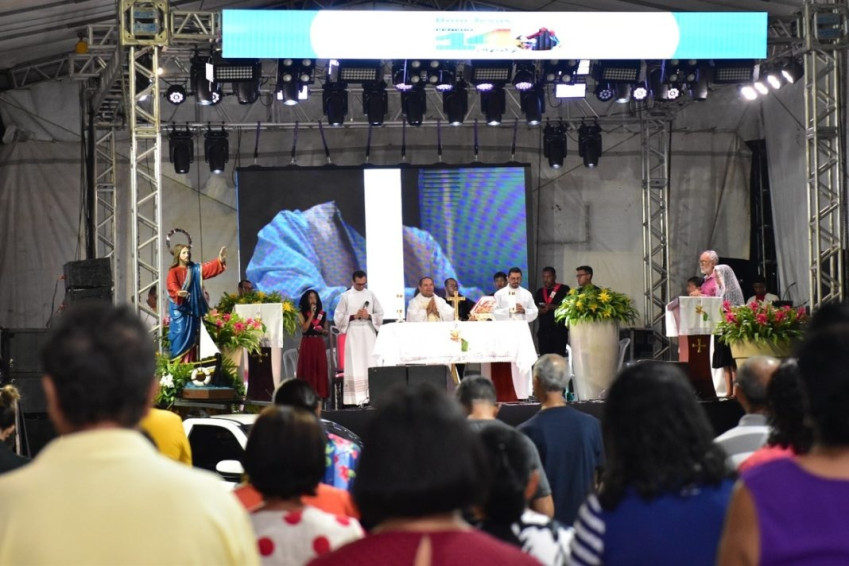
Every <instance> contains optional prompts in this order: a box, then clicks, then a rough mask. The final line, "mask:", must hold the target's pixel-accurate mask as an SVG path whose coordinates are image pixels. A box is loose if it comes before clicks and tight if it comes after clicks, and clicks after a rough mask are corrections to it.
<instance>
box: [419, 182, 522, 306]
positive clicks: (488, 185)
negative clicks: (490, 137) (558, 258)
mask: <svg viewBox="0 0 849 566" xmlns="http://www.w3.org/2000/svg"><path fill="white" fill-rule="evenodd" d="M419 209H420V210H421V228H422V229H423V230H425V231H427V232H429V233H430V234H431V235H432V236H433V237H434V238H435V239H436V241H437V242H439V244H440V245H441V246H442V249H443V251H444V252H445V255H446V256H447V257H449V258H450V259H451V261H452V263H453V264H454V268H455V269H456V271H457V278H458V280H459V281H460V283H461V285H462V286H463V287H478V288H480V289H483V290H486V291H487V292H489V291H491V289H492V274H493V273H494V272H495V271H498V270H501V271H505V272H506V271H507V269H509V268H510V267H513V266H518V267H520V268H521V269H522V271H523V272H524V273H525V277H527V267H528V244H527V211H526V207H525V170H524V168H522V167H497V168H486V169H484V168H468V169H422V170H420V172H419ZM493 267H494V268H493ZM440 283H441V282H439V283H438V284H440ZM471 298H472V299H474V300H477V299H478V298H479V297H471Z"/></svg>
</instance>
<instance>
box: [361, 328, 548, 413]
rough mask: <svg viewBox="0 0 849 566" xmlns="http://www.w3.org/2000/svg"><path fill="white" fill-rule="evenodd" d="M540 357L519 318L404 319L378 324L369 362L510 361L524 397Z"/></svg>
mask: <svg viewBox="0 0 849 566" xmlns="http://www.w3.org/2000/svg"><path fill="white" fill-rule="evenodd" d="M453 330H457V331H458V332H459V338H461V339H464V340H466V341H467V342H468V351H466V352H463V351H462V350H461V343H460V341H459V340H457V341H455V340H452V339H451V332H452V331H453ZM536 360H537V352H536V349H535V348H534V341H533V338H532V337H531V330H530V326H529V325H528V323H527V322H524V321H521V320H509V321H492V322H403V323H395V324H384V325H383V326H381V327H380V331H379V332H378V334H377V341H376V342H375V345H374V351H373V352H372V360H371V364H370V366H372V367H374V366H397V365H405V364H424V365H448V364H466V363H488V362H510V363H511V366H512V370H513V386H514V387H515V389H516V395H517V396H518V397H519V398H520V399H525V398H527V397H528V394H529V393H530V383H531V368H532V367H533V365H534V362H536Z"/></svg>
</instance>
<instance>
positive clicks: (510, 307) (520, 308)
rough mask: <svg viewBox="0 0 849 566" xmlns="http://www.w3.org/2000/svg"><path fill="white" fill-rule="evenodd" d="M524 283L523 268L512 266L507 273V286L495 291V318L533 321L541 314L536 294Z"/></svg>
mask: <svg viewBox="0 0 849 566" xmlns="http://www.w3.org/2000/svg"><path fill="white" fill-rule="evenodd" d="M521 285H522V270H521V269H519V268H518V267H511V268H510V271H509V272H508V273H507V286H506V287H504V288H502V289H499V290H498V291H497V292H496V293H495V309H493V311H492V312H493V315H494V316H495V320H524V321H525V322H533V321H535V320H536V318H537V315H538V314H539V309H538V308H537V306H536V303H535V302H534V295H533V293H531V292H530V291H528V290H527V289H525V288H524V287H522V286H521Z"/></svg>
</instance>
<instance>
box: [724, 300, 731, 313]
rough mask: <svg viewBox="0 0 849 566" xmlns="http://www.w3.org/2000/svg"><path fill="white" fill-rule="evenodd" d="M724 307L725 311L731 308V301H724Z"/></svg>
mask: <svg viewBox="0 0 849 566" xmlns="http://www.w3.org/2000/svg"><path fill="white" fill-rule="evenodd" d="M722 308H723V309H725V312H728V311H730V310H731V301H722Z"/></svg>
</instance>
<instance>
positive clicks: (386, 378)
mask: <svg viewBox="0 0 849 566" xmlns="http://www.w3.org/2000/svg"><path fill="white" fill-rule="evenodd" d="M398 385H403V386H406V385H407V368H406V367H404V366H387V367H373V368H368V397H369V403H371V405H372V406H374V404H375V403H377V402H379V401H380V399H381V397H383V396H384V395H386V393H387V392H389V391H391V390H392V388H393V387H397V386H398Z"/></svg>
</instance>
